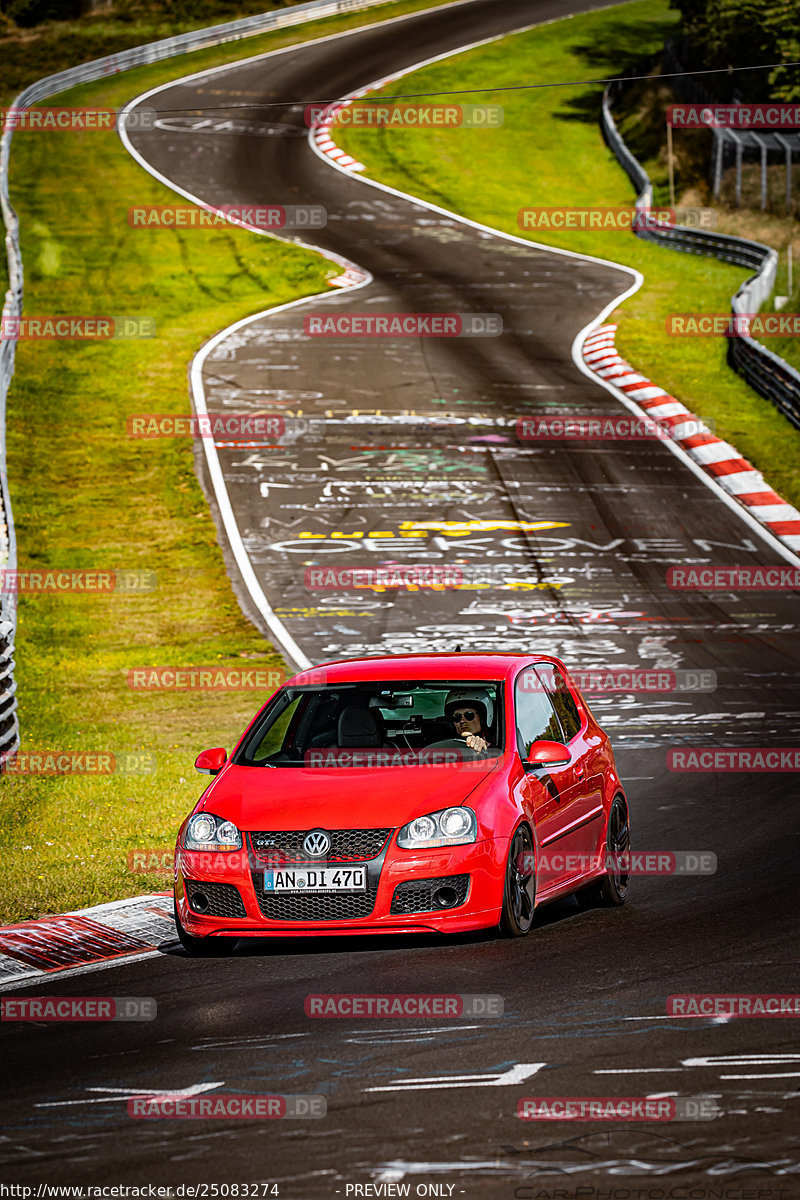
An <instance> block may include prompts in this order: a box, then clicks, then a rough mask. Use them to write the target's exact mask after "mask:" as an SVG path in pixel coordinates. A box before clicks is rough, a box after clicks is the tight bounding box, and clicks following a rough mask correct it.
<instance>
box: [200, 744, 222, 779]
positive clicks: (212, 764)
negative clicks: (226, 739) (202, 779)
mask: <svg viewBox="0 0 800 1200" xmlns="http://www.w3.org/2000/svg"><path fill="white" fill-rule="evenodd" d="M227 758H228V752H227V750H225V749H223V747H222V746H216V747H215V748H214V749H213V750H203V751H201V753H200V754H198V756H197V758H196V759H195V760H194V765H195V769H196V770H197V771H200V772H202V774H203V775H219V773H220V771H221V770H222V768H223V767H224V766H225V763H226V761H227Z"/></svg>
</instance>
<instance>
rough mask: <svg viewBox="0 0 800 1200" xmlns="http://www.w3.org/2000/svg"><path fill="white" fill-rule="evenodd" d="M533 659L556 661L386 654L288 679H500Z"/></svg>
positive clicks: (325, 665)
mask: <svg viewBox="0 0 800 1200" xmlns="http://www.w3.org/2000/svg"><path fill="white" fill-rule="evenodd" d="M531 662H554V663H558V662H559V660H558V659H557V658H553V657H552V656H551V655H549V654H535V653H531V654H492V653H489V652H486V653H481V652H478V653H469V652H463V653H439V654H384V655H374V656H372V657H369V658H343V659H336V660H335V661H333V662H327V663H320V665H319V666H318V667H311V668H310V669H309V670H306V671H301V672H300V673H299V674H297V675H296V676H295V677H294V678H293V679H292V680H290V681H289V682H291V683H295V684H298V685H302V684H304V683H306V684H309V685H310V684H314V683H317V684H322V683H356V682H359V681H365V682H366V681H374V680H384V679H386V680H392V679H404V680H405V679H447V680H454V679H469V680H474V679H486V680H494V681H499V680H503V679H506V678H507V677H508V676H509V675H514V674H515V673H516V672H517V671H518V670H519V669H520V667H523V666H526V665H527V664H529V663H531Z"/></svg>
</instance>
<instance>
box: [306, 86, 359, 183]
mask: <svg viewBox="0 0 800 1200" xmlns="http://www.w3.org/2000/svg"><path fill="white" fill-rule="evenodd" d="M369 90H371V89H369V88H362V89H361V91H360V92H353V94H352V96H347V98H346V99H344V100H338V101H337V102H336V104H332V105H331V106H330V107H329V108H327V109H326V110H325V117H324V118H323V119H322V120H321V121H320V122H319V124H317V123H316V122H315V125H314V134H313V138H314V145H315V146H316V148H317V149H318V150H319V152H320V154H324V155H325V157H326V158H332V159H333V161H334V162H335V163H338V164H339V166H340V167H344V168H345V169H346V170H348V171H363V170H365V169H366V168H365V167H364V164H363V163H361V162H358V160H357V159H355V158H353V157H352V155H350V154H348V153H347V151H345V150H342V149H340V148H339V146H337V145H336V142H335V141H334V140H333V138H332V137H331V125H333V123H334V121H335V120H336V118H337V116H338V115H339V113H340V112H341V111H342V109H343V108H348V107H349V105H351V104H352V103H353V101H354V100H358V99H359V98H360V97H361V96H366V94H367V92H368V91H369Z"/></svg>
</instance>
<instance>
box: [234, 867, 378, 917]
mask: <svg viewBox="0 0 800 1200" xmlns="http://www.w3.org/2000/svg"><path fill="white" fill-rule="evenodd" d="M262 884H263V876H261V877H260V878H259V875H257V874H255V873H254V874H253V886H254V888H255V892H256V900H258V906H259V908H260V909H261V911H262V913H263V914H264V916H265V917H268V918H269V919H270V921H352V920H353V919H354V918H356V917H368V916H369V915H370V913H371V912H372V910H373V908H374V907H375V900H376V898H377V895H378V881H377V879H376V880H375V881H374V882H373V881H372V880H369V879H368V880H367V890H366V891H365V892H340V893H338V894H337V893H336V892H327V893H325V894H321V895H317V896H315V895H313V894H312V895H302V896H273V895H266V894H265V893H264V892H263V891H262Z"/></svg>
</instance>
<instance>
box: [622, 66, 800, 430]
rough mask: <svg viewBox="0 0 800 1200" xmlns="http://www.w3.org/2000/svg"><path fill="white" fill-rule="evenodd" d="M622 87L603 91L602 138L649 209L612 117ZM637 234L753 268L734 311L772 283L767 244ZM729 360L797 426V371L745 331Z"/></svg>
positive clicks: (750, 308)
mask: <svg viewBox="0 0 800 1200" xmlns="http://www.w3.org/2000/svg"><path fill="white" fill-rule="evenodd" d="M623 86H624V85H623V84H622V83H621V82H619V81H615V82H614V83H611V84H609V85H608V87H607V88H606V89H605V91H604V92H603V104H602V115H601V125H602V129H603V136H604V138H605V140H606V144H607V145H608V146H609V148H610V149H611V150H612V152H613V153H614V155H615V156H616V158H617V160H618V162H619V163H620V166H621V167H622V168H623V169H624V171H625V172H626V174H627V176H628V178H629V179H630V181H631V183H632V184H633V186H634V187H635V188H636V191H637V196H636V207H637V209H640V208H652V207H653V185H652V183H651V181H650V177H649V175H648V174H647V172H646V171H645V169H644V167H643V166H642V165H641V163H639V162H637V160H636V159H635V158H634V156H633V155H632V154H631V152H630V150H629V149H628V147H627V146H626V145H625V142H624V140H623V138H622V136H621V135H620V132H619V130H618V129H617V126H616V122H615V121H614V118H613V116H612V115H611V102H612V99H613V98H614V97H615V96H617V95H618V94H619V92H620V90H621V88H622V87H623ZM643 224H644V223H643ZM635 232H636V235H637V236H638V237H641V238H644V239H645V240H646V241H651V242H658V243H659V244H660V245H667V246H670V247H671V248H672V249H673V250H681V251H683V252H684V253H688V254H702V255H707V256H710V257H713V258H719V259H722V260H723V261H724V262H729V263H733V264H734V265H735V266H740V267H747V268H749V269H751V270H752V271H753V272H754V274H753V275H751V276H750V278H749V279H746V280H745V282H744V283H743V284H742V286H741V287H740V288H739V290H738V291H737V292H736V294H735V296H733V297H732V299H731V312H732V313H734V314H738V313H754V312H758V310H759V309H760V308H761V305H762V304H764V303H765V301H766V300H767V299H768V298H769V297H770V295H771V294H772V291H773V289H774V287H775V274H776V271H777V269H778V254H777V251H775V250H773V249H772V247H771V246H765V245H764V244H763V243H761V242H751V241H749V239H747V238H741V237H734V236H732V235H728V234H720V233H713V232H710V231H709V230H705V229H691V228H689V227H688V226H686V225H668V226H667V225H665V226H663V227H660V228H659V227H657V226H656V227H654V226H652V225H650V226H649V227H647V228H639V229H636V230H635ZM728 362H729V363H730V365H731V366H732V367H733V369H734V370H735V371H737V372H738V374H739V375H741V376H742V377H743V379H745V380H746V381H747V383H749V384H750V386H751V387H752V388H754V389H755V391H757V392H758V393H759V395H761V396H764V397H766V399H768V400H771V401H772V403H773V404H774V405H775V406H776V407H777V408H778V409H779V410H780V412H782V413H783V415H784V416H785V417H786V419H787V420H788V421H791V423H792V425H794V426H796V427H797V428H798V429H800V372H798V371H796V370H795V369H794V367H791V366H790V365H789V364H788V363H787V362H785V361H784V360H783V359H782V358H779V357H778V355H777V354H774V353H773V351H772V350H768V349H767V348H766V346H762V345H761V343H760V342H758V341H756V339H755V338H754V337H751V336H750V334H743V333H735V334H734V335H733V336H732V337H730V338H729V339H728Z"/></svg>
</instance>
